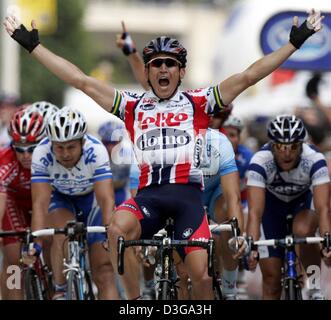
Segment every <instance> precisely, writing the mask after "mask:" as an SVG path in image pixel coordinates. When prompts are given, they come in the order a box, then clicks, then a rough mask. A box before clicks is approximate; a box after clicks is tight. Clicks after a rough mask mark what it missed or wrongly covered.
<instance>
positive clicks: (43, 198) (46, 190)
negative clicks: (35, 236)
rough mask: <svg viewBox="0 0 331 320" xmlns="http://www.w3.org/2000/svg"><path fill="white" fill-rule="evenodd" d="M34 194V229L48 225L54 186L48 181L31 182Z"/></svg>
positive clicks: (32, 226)
mask: <svg viewBox="0 0 331 320" xmlns="http://www.w3.org/2000/svg"><path fill="white" fill-rule="evenodd" d="M31 194H32V221H31V228H32V230H39V229H43V228H46V227H48V226H47V213H48V206H49V203H50V200H51V194H52V187H51V185H50V184H49V183H47V182H34V183H32V184H31Z"/></svg>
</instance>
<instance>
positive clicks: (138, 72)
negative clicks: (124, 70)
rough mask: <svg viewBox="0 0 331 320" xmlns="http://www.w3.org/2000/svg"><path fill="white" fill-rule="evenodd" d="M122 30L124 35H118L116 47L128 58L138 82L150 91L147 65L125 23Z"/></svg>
mask: <svg viewBox="0 0 331 320" xmlns="http://www.w3.org/2000/svg"><path fill="white" fill-rule="evenodd" d="M122 28H123V30H122V31H123V32H122V34H117V35H116V45H117V46H118V47H119V48H120V49H121V50H122V51H123V53H124V54H125V55H126V56H127V58H128V61H129V64H130V67H131V70H132V72H133V75H134V77H135V78H136V80H137V81H138V82H139V83H140V85H141V86H142V87H143V88H144V89H145V90H149V84H148V82H147V79H146V77H145V65H144V62H143V59H142V57H141V55H140V54H139V53H138V51H137V50H136V45H135V43H134V41H133V39H132V38H131V35H130V34H129V33H128V32H127V28H126V26H125V23H124V21H122Z"/></svg>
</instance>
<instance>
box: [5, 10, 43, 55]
mask: <svg viewBox="0 0 331 320" xmlns="http://www.w3.org/2000/svg"><path fill="white" fill-rule="evenodd" d="M3 25H4V26H5V29H6V31H7V32H8V34H9V35H10V36H11V37H12V38H13V39H14V40H16V41H17V42H18V43H19V44H20V45H21V46H22V47H23V48H24V49H26V50H28V51H29V52H30V53H31V52H32V51H33V50H34V48H35V47H36V46H38V44H40V41H39V35H38V30H37V28H36V23H35V21H34V20H32V22H31V27H32V30H31V31H28V30H27V29H26V28H25V26H24V25H23V24H22V23H21V22H20V21H19V19H18V18H17V17H15V16H14V15H11V16H8V17H6V18H5V21H4V22H3Z"/></svg>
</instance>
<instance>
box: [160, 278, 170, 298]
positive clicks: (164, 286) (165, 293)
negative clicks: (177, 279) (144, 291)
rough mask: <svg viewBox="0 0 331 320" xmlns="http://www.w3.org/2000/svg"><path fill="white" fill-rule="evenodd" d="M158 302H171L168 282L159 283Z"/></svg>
mask: <svg viewBox="0 0 331 320" xmlns="http://www.w3.org/2000/svg"><path fill="white" fill-rule="evenodd" d="M159 300H171V294H170V286H169V282H168V281H162V282H161V293H160V294H159Z"/></svg>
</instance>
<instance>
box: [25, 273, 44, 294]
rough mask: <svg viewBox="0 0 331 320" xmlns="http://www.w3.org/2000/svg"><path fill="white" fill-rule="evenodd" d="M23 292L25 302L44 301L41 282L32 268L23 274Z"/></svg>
mask: <svg viewBox="0 0 331 320" xmlns="http://www.w3.org/2000/svg"><path fill="white" fill-rule="evenodd" d="M24 290H25V297H26V300H44V297H43V289H42V284H41V281H40V279H39V277H38V275H37V273H36V271H35V270H34V269H32V268H28V269H27V270H26V271H25V272H24Z"/></svg>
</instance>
